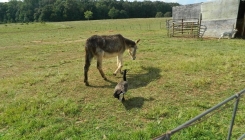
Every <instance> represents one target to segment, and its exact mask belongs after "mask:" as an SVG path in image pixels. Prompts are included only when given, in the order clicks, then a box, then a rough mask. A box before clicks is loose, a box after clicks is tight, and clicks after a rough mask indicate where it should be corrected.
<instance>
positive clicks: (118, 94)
mask: <svg viewBox="0 0 245 140" xmlns="http://www.w3.org/2000/svg"><path fill="white" fill-rule="evenodd" d="M127 71H128V70H126V69H125V70H123V80H122V81H121V82H119V83H118V84H117V85H116V87H115V89H114V97H115V98H117V99H118V100H120V101H125V98H124V94H125V93H126V92H127V91H128V82H127V79H126V74H127Z"/></svg>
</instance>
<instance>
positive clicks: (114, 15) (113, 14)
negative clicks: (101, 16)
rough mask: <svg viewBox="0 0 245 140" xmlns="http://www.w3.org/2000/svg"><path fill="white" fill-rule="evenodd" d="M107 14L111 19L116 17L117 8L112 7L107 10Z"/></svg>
mask: <svg viewBox="0 0 245 140" xmlns="http://www.w3.org/2000/svg"><path fill="white" fill-rule="evenodd" d="M108 16H109V17H111V18H112V19H113V18H116V17H118V16H119V10H118V9H116V8H115V7H112V8H111V9H110V11H109V12H108Z"/></svg>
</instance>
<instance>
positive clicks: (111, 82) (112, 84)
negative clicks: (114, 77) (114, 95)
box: [87, 79, 117, 88]
mask: <svg viewBox="0 0 245 140" xmlns="http://www.w3.org/2000/svg"><path fill="white" fill-rule="evenodd" d="M105 81H106V82H108V83H110V85H102V86H96V85H89V86H87V87H93V88H114V87H115V85H117V82H113V81H111V80H108V79H107V80H105Z"/></svg>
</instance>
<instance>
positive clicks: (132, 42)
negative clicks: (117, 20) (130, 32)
mask: <svg viewBox="0 0 245 140" xmlns="http://www.w3.org/2000/svg"><path fill="white" fill-rule="evenodd" d="M124 41H125V43H126V44H127V45H129V46H135V45H136V43H135V42H134V41H132V40H130V39H127V38H124Z"/></svg>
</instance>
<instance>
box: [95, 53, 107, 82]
mask: <svg viewBox="0 0 245 140" xmlns="http://www.w3.org/2000/svg"><path fill="white" fill-rule="evenodd" d="M97 69H98V70H99V72H100V75H101V76H102V77H103V78H104V80H107V78H106V77H105V74H104V72H103V70H102V55H99V56H97Z"/></svg>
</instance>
